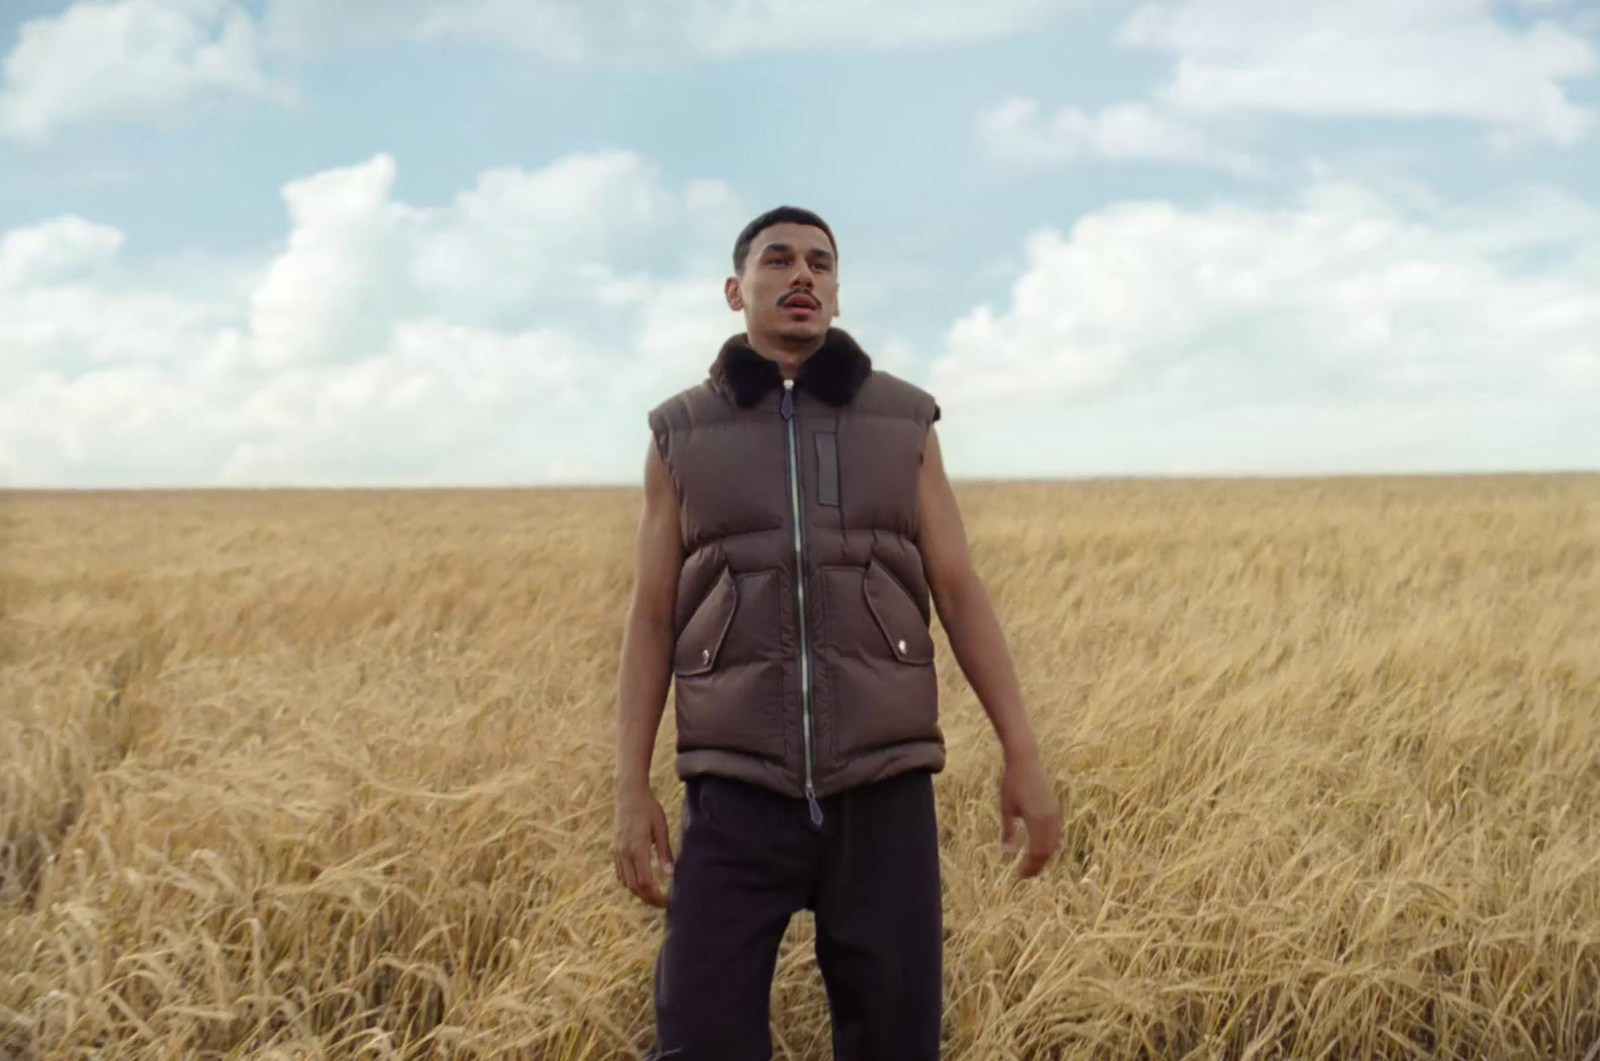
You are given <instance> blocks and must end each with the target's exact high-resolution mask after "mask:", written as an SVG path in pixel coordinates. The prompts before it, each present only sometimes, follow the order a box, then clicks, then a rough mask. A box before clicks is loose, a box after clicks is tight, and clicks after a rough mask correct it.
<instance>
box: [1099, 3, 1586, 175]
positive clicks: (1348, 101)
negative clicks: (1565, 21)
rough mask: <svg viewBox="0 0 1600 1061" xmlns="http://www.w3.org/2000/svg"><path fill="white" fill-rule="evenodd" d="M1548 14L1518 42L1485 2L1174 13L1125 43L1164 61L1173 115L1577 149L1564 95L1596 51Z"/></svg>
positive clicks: (1132, 30) (1141, 23)
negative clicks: (1368, 127) (1445, 131)
mask: <svg viewBox="0 0 1600 1061" xmlns="http://www.w3.org/2000/svg"><path fill="white" fill-rule="evenodd" d="M1533 6H1539V7H1543V8H1545V9H1546V10H1544V11H1541V12H1540V15H1541V17H1539V18H1538V19H1537V21H1535V22H1534V24H1533V25H1532V26H1531V27H1529V28H1527V29H1525V30H1523V29H1518V28H1516V27H1514V26H1512V25H1510V24H1507V23H1506V22H1503V21H1501V20H1500V19H1498V18H1497V17H1496V15H1495V10H1494V5H1493V4H1492V3H1491V0H1342V2H1340V3H1337V4H1334V3H1325V4H1292V3H1283V2H1281V0H1170V2H1161V3H1150V4H1146V5H1145V6H1143V7H1141V8H1140V9H1139V10H1138V11H1137V12H1136V13H1135V14H1134V15H1133V16H1132V18H1130V19H1129V21H1128V22H1127V24H1126V25H1125V26H1124V28H1123V30H1122V33H1121V40H1122V41H1123V42H1124V43H1126V44H1130V45H1135V46H1139V47H1145V48H1153V49H1157V50H1160V51H1164V52H1169V53H1171V54H1172V55H1173V56H1174V57H1175V58H1176V60H1177V67H1176V70H1175V74H1174V77H1173V80H1172V82H1171V83H1170V84H1169V85H1168V86H1167V87H1166V88H1165V89H1164V90H1163V91H1162V92H1161V94H1160V96H1161V100H1162V102H1163V103H1164V104H1166V105H1168V106H1171V107H1173V108H1175V109H1176V110H1178V111H1181V112H1184V113H1188V114H1192V115H1205V116H1216V115H1222V114H1227V113H1230V112H1242V111H1260V112H1278V113H1289V114H1304V115H1323V116H1354V117H1360V116H1373V117H1388V118H1438V117H1447V118H1459V119H1464V120H1468V121H1473V122H1479V123H1483V124H1485V125H1487V126H1489V127H1490V128H1491V130H1492V131H1493V133H1494V136H1495V140H1496V142H1497V143H1501V144H1506V143H1511V142H1514V141H1519V140H1528V139H1538V140H1546V141H1550V142H1553V143H1556V144H1563V145H1567V144H1573V143H1576V142H1577V141H1579V140H1581V139H1583V138H1584V137H1585V136H1587V135H1588V133H1589V132H1590V130H1591V129H1592V128H1593V125H1594V115H1593V114H1592V112H1590V111H1589V110H1587V109H1585V108H1583V107H1581V106H1579V105H1578V104H1576V103H1574V102H1573V101H1572V100H1571V99H1569V98H1568V96H1567V94H1566V92H1565V90H1564V89H1563V87H1562V82H1563V81H1568V80H1572V79H1576V78H1585V77H1588V76H1590V75H1592V74H1593V73H1594V72H1595V70H1596V69H1597V67H1600V61H1597V58H1596V54H1595V49H1594V47H1593V45H1592V44H1591V42H1589V41H1588V40H1586V39H1584V37H1583V36H1582V35H1581V34H1580V32H1578V31H1577V30H1575V29H1574V28H1572V27H1571V26H1566V25H1562V24H1561V23H1560V22H1559V21H1556V20H1555V19H1554V18H1553V17H1551V16H1553V15H1554V14H1555V13H1556V10H1555V9H1556V7H1557V5H1533Z"/></svg>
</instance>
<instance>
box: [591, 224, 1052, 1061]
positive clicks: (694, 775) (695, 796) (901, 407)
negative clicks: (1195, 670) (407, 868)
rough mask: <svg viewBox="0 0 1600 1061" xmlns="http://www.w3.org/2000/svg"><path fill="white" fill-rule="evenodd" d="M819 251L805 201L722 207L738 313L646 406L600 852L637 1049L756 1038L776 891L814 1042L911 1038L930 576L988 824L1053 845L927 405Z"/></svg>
mask: <svg viewBox="0 0 1600 1061" xmlns="http://www.w3.org/2000/svg"><path fill="white" fill-rule="evenodd" d="M838 257H839V256H838V247H837V244H836V243H835V241H834V238H833V233H832V231H831V230H830V229H829V228H828V226H827V224H826V223H825V222H824V221H823V220H822V219H821V218H820V217H818V216H816V215H815V214H813V213H811V212H810V211H806V210H800V209H797V208H795V207H780V208H778V209H776V210H772V211H769V212H768V213H765V214H762V215H761V216H760V217H758V218H756V219H755V220H754V221H752V222H750V224H749V225H747V226H746V227H745V229H744V231H743V232H741V233H740V235H739V238H738V240H737V241H736V243H735V246H734V252H733V265H734V275H733V276H731V277H729V278H728V280H727V282H726V284H725V293H726V296H727V301H728V306H729V308H730V309H732V310H734V311H736V312H742V313H743V314H744V321H745V331H744V332H743V333H742V334H739V335H735V336H733V337H732V338H731V339H729V340H728V341H727V342H726V343H725V344H724V345H723V347H722V350H721V351H720V352H719V354H718V355H717V358H716V360H715V362H714V363H713V364H712V365H711V368H710V372H709V375H708V378H707V379H706V380H705V381H703V382H702V383H700V384H699V385H698V386H696V387H692V388H689V389H687V390H685V391H682V392H680V393H679V394H677V395H674V396H673V397H672V398H670V399H668V400H667V401H665V402H662V403H661V404H660V405H659V406H657V407H656V408H655V409H654V410H652V411H651V413H650V418H649V419H650V427H651V432H652V436H653V438H652V445H651V446H650V449H649V452H648V454H647V456H646V464H645V502H644V511H643V515H642V517H641V520H640V524H639V536H638V575H637V582H636V585H635V588H634V593H633V600H632V604H631V606H630V608H629V612H628V617H627V625H626V629H625V631H624V635H623V645H622V662H621V672H620V675H619V681H618V685H619V689H618V695H617V773H616V841H615V848H614V857H615V864H616V872H617V876H618V878H619V879H620V880H621V881H622V882H623V883H624V884H625V885H626V886H627V887H628V889H629V890H630V891H632V892H633V893H634V894H635V895H637V896H638V897H639V898H640V899H642V900H644V901H645V902H648V903H651V904H653V905H655V906H659V907H664V908H665V909H666V927H665V934H664V937H663V940H662V944H661V949H660V951H659V954H658V957H657V960H656V966H655V974H654V980H653V987H654V994H655V1007H656V1042H655V1044H654V1046H653V1047H652V1049H651V1053H650V1055H649V1056H651V1057H676V1058H682V1059H684V1061H755V1059H759V1058H767V1057H770V1056H771V1048H772V1047H771V1039H770V1035H769V1023H768V1022H769V1013H768V999H769V997H770V994H771V987H772V974H773V969H774V965H775V963H776V959H777V953H778V949H779V944H780V942H781V940H782V938H783V934H784V931H785V929H786V928H787V926H788V923H789V918H790V916H791V915H792V914H793V913H795V912H796V911H798V910H801V909H809V910H811V911H813V912H814V915H815V925H816V957H817V964H818V966H819V968H820V970H821V972H822V977H823V983H824V986H825V987H826V990H827V995H828V1004H829V1011H830V1015H831V1019H832V1032H833V1044H834V1056H835V1057H836V1058H838V1059H849V1061H869V1059H870V1061H899V1059H907V1061H909V1059H931V1058H935V1057H937V1056H938V1052H939V1038H940V1024H941V1016H942V998H941V987H942V965H941V958H942V943H943V938H942V937H943V921H942V910H941V904H940V880H939V854H938V828H937V822H936V820H935V815H934V801H933V788H932V774H934V773H936V772H938V771H939V770H941V769H942V768H943V766H944V741H943V737H942V734H941V731H940V729H939V726H938V722H937V704H936V700H937V691H938V689H937V683H936V681H935V678H934V668H933V640H932V636H931V633H930V630H929V604H930V597H931V603H932V605H933V607H935V608H937V610H938V614H939V619H940V622H941V623H942V624H943V625H944V628H945V630H946V632H947V633H948V635H949V638H950V644H951V647H952V649H953V650H954V652H955V656H956V660H957V662H958V663H959V664H960V666H961V668H962V671H963V672H964V673H965V675H966V677H967V679H968V680H969V681H970V682H971V683H972V686H973V688H974V690H975V691H976V692H977V694H978V697H979V699H980V701H981V702H982V704H983V706H984V709H985V711H986V712H987V713H988V715H989V718H990V720H991V722H992V723H993V725H994V729H995V732H996V734H997V735H998V736H999V739H1000V743H1001V746H1002V748H1003V750H1004V757H1005V771H1004V776H1003V779H1002V781H1001V784H1000V814H1001V823H1002V825H1001V834H1002V841H1003V842H1004V843H1005V845H1006V848H1007V850H1008V851H1009V850H1010V849H1011V848H1012V846H1013V839H1012V838H1013V835H1014V834H1013V828H1014V822H1015V820H1016V819H1018V818H1021V819H1022V821H1023V823H1024V825H1025V827H1026V831H1027V840H1028V842H1027V853H1026V856H1025V857H1024V859H1023V861H1022V864H1021V866H1020V869H1019V872H1020V873H1021V874H1022V875H1024V876H1032V875H1034V874H1036V873H1038V872H1039V870H1040V869H1041V868H1042V867H1043V866H1044V864H1045V862H1046V861H1047V860H1048V859H1049V858H1050V856H1051V855H1052V853H1054V852H1055V851H1056V850H1057V848H1058V847H1059V845H1060V835H1061V813H1060V809H1059V806H1058V804H1057V801H1056V797H1055V795H1054V791H1053V789H1052V787H1051V784H1050V780H1049V777H1048V775H1047V773H1046V771H1045V769H1044V766H1043V763H1042V762H1041V759H1040V754H1039V750H1038V747H1037V744H1036V743H1035V740H1034V736H1033V733H1032V730H1031V727H1030V726H1029V723H1028V718H1027V714H1026V711H1025V709H1024V707H1023V704H1022V698H1021V695H1020V691H1019V688H1018V683H1017V679H1016V675H1015V673H1014V671H1013V668H1012V664H1011V660H1010V656H1009V654H1008V652H1007V649H1006V645H1005V639H1004V635H1003V634H1002V632H1001V629H1000V624H999V622H998V621H997V619H996V617H995V614H994V610H993V608H992V607H991V605H990V602H989V599H988V595H987V592H986V591H985V589H984V587H983V584H982V583H981V581H980V580H979V578H978V576H977V574H976V573H975V571H974V569H973V566H972V561H971V558H970V557H969V555H968V551H967V542H966V535H965V531H964V529H963V527H962V523H961V517H960V514H959V512H958V511H957V508H956V502H955V497H954V494H953V493H952V491H951V488H950V484H949V481H948V480H947V479H946V477H945V473H944V467H943V463H942V461H941V458H940V453H939V441H938V438H937V436H936V435H935V434H934V431H933V422H934V421H935V420H937V419H938V418H939V407H938V405H937V404H936V403H935V402H934V400H933V398H932V397H931V396H929V395H928V394H927V393H926V392H924V391H922V390H920V389H918V388H917V387H915V386H913V385H911V384H910V383H907V382H905V381H903V380H900V379H898V378H896V377H894V376H892V375H890V374H888V373H886V372H882V371H878V370H874V369H873V368H872V364H871V359H870V358H869V357H868V356H867V355H866V354H865V353H864V352H863V351H862V350H861V349H860V347H858V346H857V345H856V343H855V342H854V341H853V340H852V339H851V338H850V336H849V335H848V334H847V333H845V332H843V331H841V330H839V329H837V328H833V327H831V322H832V320H833V318H835V317H836V316H838V313H839V262H838ZM669 675H670V676H671V677H672V678H673V679H674V680H675V685H674V689H675V705H676V707H675V720H676V723H677V734H678V742H677V758H676V770H677V773H678V775H679V777H680V778H682V779H683V781H684V785H685V790H684V805H683V818H682V832H681V836H680V840H679V843H680V852H679V857H678V858H677V860H676V862H675V863H674V860H673V856H672V846H671V842H670V838H669V836H668V828H667V819H666V814H665V812H664V811H663V810H662V807H661V804H660V803H659V802H658V801H657V800H656V798H655V796H654V794H653V793H652V792H651V790H650V783H649V768H650V760H651V754H652V750H653V748H654V745H655V739H656V731H657V728H658V726H659V723H660V719H661V714H662V711H663V707H664V701H665V698H666V692H667V687H668V679H669ZM652 849H653V850H654V858H652ZM657 867H659V869H660V870H661V872H662V873H663V874H664V875H666V876H667V877H669V878H670V880H671V885H670V888H669V892H668V894H665V895H664V894H663V892H662V889H661V885H660V884H659V883H658V881H657V878H656V869H657Z"/></svg>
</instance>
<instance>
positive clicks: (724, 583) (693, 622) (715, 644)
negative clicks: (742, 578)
mask: <svg viewBox="0 0 1600 1061" xmlns="http://www.w3.org/2000/svg"><path fill="white" fill-rule="evenodd" d="M738 606H739V587H738V586H737V585H736V584H735V583H734V581H733V573H732V572H731V571H729V570H728V569H727V568H723V569H722V574H721V575H720V576H718V578H717V581H716V582H714V583H712V586H711V591H710V592H709V593H707V594H706V597H705V600H703V601H701V602H700V606H699V607H698V608H696V609H695V611H694V614H693V615H692V616H690V617H689V622H688V623H687V624H685V626H684V628H683V632H682V633H680V634H679V635H678V641H677V644H676V646H674V649H673V655H672V670H673V672H674V673H675V674H679V675H682V676H684V677H691V676H693V675H696V674H708V673H710V672H711V670H712V669H713V668H714V667H715V666H716V665H717V655H718V653H720V652H721V650H722V642H723V641H724V640H725V639H726V638H727V636H728V628H729V627H730V626H732V625H733V613H734V612H735V611H736V610H738Z"/></svg>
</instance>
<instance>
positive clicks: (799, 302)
mask: <svg viewBox="0 0 1600 1061" xmlns="http://www.w3.org/2000/svg"><path fill="white" fill-rule="evenodd" d="M783 308H784V309H805V310H814V309H817V308H818V306H817V303H816V300H815V299H813V298H812V297H811V296H810V295H791V296H789V297H788V298H786V299H784V300H783Z"/></svg>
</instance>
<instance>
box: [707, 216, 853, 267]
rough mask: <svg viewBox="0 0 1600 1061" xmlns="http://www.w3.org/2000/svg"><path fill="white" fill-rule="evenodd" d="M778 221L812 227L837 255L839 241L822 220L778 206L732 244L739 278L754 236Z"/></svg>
mask: <svg viewBox="0 0 1600 1061" xmlns="http://www.w3.org/2000/svg"><path fill="white" fill-rule="evenodd" d="M780 221H793V222H794V223H796V224H799V225H814V226H816V227H817V228H820V229H822V231H824V232H826V233H827V234H828V242H829V243H831V244H832V245H833V253H834V256H835V257H838V254H839V241H838V240H836V239H834V238H833V229H831V228H829V227H828V223H827V222H826V221H824V220H822V218H820V217H818V216H817V215H816V214H813V213H812V212H811V211H810V210H802V209H801V208H800V207H798V206H779V207H775V208H774V209H771V210H768V211H767V212H766V213H764V214H762V215H761V216H760V217H758V218H756V219H755V220H754V221H752V222H750V223H749V224H748V225H746V226H744V231H742V232H740V233H739V238H738V239H737V240H735V241H734V243H733V271H734V273H736V274H737V275H739V276H743V275H744V263H745V259H746V258H748V257H750V244H752V243H754V242H755V241H756V236H758V235H760V233H761V230H762V229H764V228H766V227H768V226H769V225H776V224H778V223H779V222H780Z"/></svg>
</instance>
